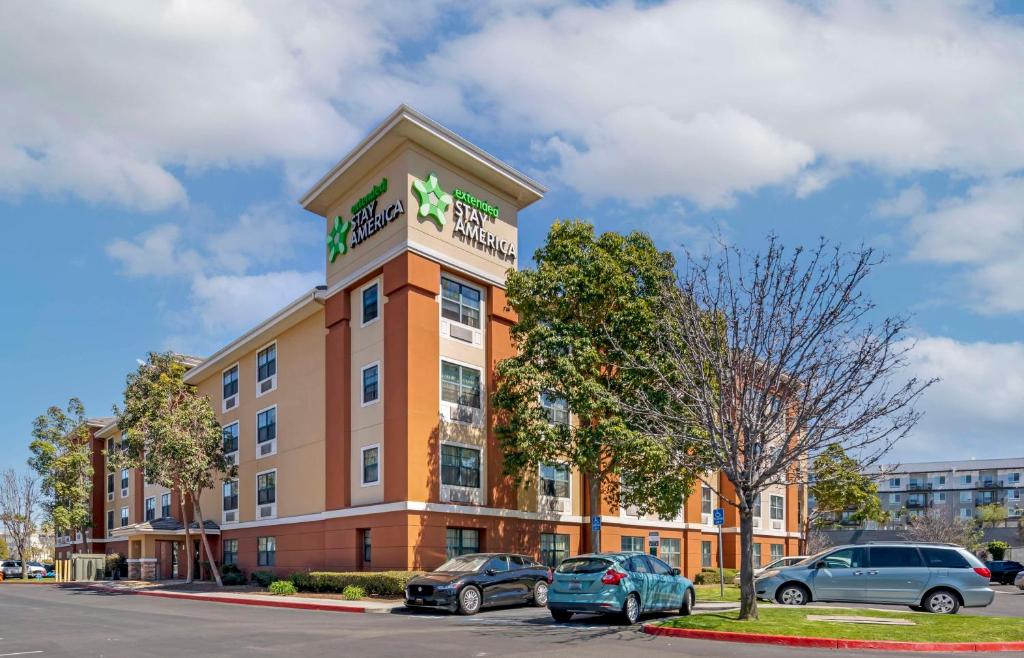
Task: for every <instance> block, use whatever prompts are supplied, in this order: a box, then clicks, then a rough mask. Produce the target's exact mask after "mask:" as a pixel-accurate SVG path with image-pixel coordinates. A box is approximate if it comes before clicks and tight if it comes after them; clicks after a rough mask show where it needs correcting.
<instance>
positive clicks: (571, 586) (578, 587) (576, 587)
mask: <svg viewBox="0 0 1024 658" xmlns="http://www.w3.org/2000/svg"><path fill="white" fill-rule="evenodd" d="M581 589H583V583H569V591H572V592H578V591H580V590H581Z"/></svg>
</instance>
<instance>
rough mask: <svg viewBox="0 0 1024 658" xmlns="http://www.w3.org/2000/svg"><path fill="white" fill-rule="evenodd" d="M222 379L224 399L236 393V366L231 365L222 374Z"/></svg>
mask: <svg viewBox="0 0 1024 658" xmlns="http://www.w3.org/2000/svg"><path fill="white" fill-rule="evenodd" d="M222 377H223V380H224V399H225V400H227V399H228V398H230V397H232V396H234V395H237V394H238V366H237V365H235V366H231V367H230V368H228V369H227V370H225V371H224V374H223V375H222Z"/></svg>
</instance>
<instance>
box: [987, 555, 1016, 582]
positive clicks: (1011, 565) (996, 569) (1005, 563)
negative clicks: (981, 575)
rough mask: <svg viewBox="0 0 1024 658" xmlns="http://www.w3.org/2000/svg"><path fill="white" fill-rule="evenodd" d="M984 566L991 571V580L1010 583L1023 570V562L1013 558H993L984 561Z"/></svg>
mask: <svg viewBox="0 0 1024 658" xmlns="http://www.w3.org/2000/svg"><path fill="white" fill-rule="evenodd" d="M985 566H986V567H988V568H989V570H990V571H991V572H992V582H994V583H1002V584H1003V585H1012V584H1013V579H1014V578H1016V577H1017V574H1018V573H1020V572H1021V571H1024V564H1021V563H1020V562H1014V561H1013V560H993V561H991V562H986V563H985Z"/></svg>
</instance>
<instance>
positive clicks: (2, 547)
mask: <svg viewBox="0 0 1024 658" xmlns="http://www.w3.org/2000/svg"><path fill="white" fill-rule="evenodd" d="M9 557H11V547H10V546H8V545H7V540H6V539H4V538H3V537H0V560H6V559H7V558H9Z"/></svg>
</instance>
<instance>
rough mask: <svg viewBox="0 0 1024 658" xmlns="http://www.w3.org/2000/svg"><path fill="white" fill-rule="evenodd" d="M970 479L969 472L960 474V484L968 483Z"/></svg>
mask: <svg viewBox="0 0 1024 658" xmlns="http://www.w3.org/2000/svg"><path fill="white" fill-rule="evenodd" d="M971 479H972V478H971V476H970V475H969V474H968V475H961V476H960V484H970V483H971Z"/></svg>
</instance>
